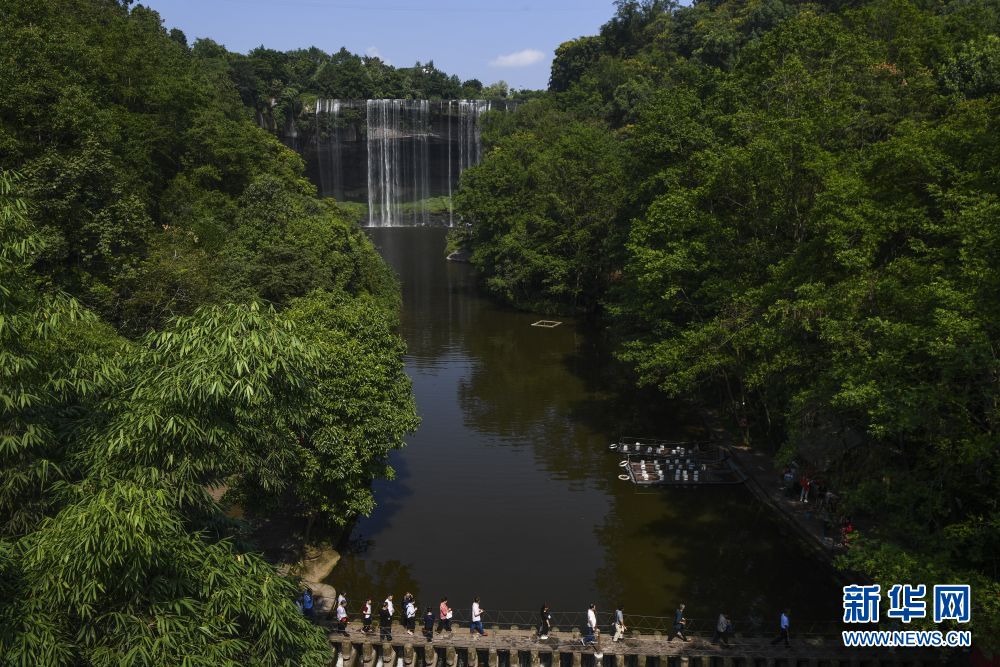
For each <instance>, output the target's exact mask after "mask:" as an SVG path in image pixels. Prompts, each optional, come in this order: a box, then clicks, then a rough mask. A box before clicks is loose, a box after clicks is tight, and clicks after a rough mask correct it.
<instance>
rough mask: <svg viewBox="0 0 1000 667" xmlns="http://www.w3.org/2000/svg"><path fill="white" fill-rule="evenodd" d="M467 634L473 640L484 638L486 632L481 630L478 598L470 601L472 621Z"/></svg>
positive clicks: (481, 609)
mask: <svg viewBox="0 0 1000 667" xmlns="http://www.w3.org/2000/svg"><path fill="white" fill-rule="evenodd" d="M477 632H478V633H479V634H478V635H477V634H476V633H477ZM469 634H471V635H472V636H473V637H474V638H475V639H479V638H480V637H485V636H486V632H485V631H484V630H483V608H482V607H481V606H480V605H479V597H478V596H476V598H475V599H474V600H473V601H472V621H471V622H470V623H469Z"/></svg>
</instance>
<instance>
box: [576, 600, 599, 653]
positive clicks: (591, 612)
mask: <svg viewBox="0 0 1000 667" xmlns="http://www.w3.org/2000/svg"><path fill="white" fill-rule="evenodd" d="M596 634H597V605H596V604H591V605H590V608H589V609H587V634H585V635H584V636H583V637H582V638H581V639H580V642H581V643H582V644H583V645H584V646H586V645H587V644H595V643H597V637H596V636H595V635H596Z"/></svg>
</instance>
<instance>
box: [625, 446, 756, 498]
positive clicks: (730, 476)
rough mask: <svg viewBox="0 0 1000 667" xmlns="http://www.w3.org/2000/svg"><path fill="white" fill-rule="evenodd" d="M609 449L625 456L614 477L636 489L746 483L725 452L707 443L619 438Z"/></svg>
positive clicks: (744, 477)
mask: <svg viewBox="0 0 1000 667" xmlns="http://www.w3.org/2000/svg"><path fill="white" fill-rule="evenodd" d="M610 449H611V450H612V451H615V452H617V453H619V454H624V455H625V457H626V458H625V459H624V460H622V461H621V463H619V464H618V465H619V466H620V467H621V474H619V475H618V478H619V479H621V480H622V481H627V482H632V483H633V484H637V485H639V486H652V485H658V486H704V485H710V484H742V483H743V482H744V481H746V476H745V475H744V474H743V473H742V471H740V469H739V468H738V467H737V466H736V465H735V464H734V463H733V461H732V460H731V459H730V458H729V455H728V453H727V452H726V451H725V450H724V449H722V448H721V447H718V446H717V445H714V444H711V443H708V442H704V443H702V442H671V441H667V440H655V439H652V438H622V439H621V440H619V442H616V443H612V444H611V446H610Z"/></svg>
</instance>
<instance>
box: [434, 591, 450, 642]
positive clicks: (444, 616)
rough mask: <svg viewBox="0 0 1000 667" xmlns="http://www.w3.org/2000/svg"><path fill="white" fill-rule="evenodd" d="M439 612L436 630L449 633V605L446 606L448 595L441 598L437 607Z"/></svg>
mask: <svg viewBox="0 0 1000 667" xmlns="http://www.w3.org/2000/svg"><path fill="white" fill-rule="evenodd" d="M438 611H439V612H440V619H439V620H438V628H437V631H438V632H447V633H448V634H451V616H452V613H451V607H449V606H448V597H447V596H445V597H443V598H441V606H440V607H438Z"/></svg>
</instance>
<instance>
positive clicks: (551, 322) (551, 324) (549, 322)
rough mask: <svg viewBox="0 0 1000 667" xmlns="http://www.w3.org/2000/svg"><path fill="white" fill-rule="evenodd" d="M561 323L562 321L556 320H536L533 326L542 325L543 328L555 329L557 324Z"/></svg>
mask: <svg viewBox="0 0 1000 667" xmlns="http://www.w3.org/2000/svg"><path fill="white" fill-rule="evenodd" d="M560 324H562V322H557V321H556V320H538V321H537V322H535V323H533V324H532V325H531V326H533V327H543V328H545V329H555V328H556V327H557V326H559V325H560Z"/></svg>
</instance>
